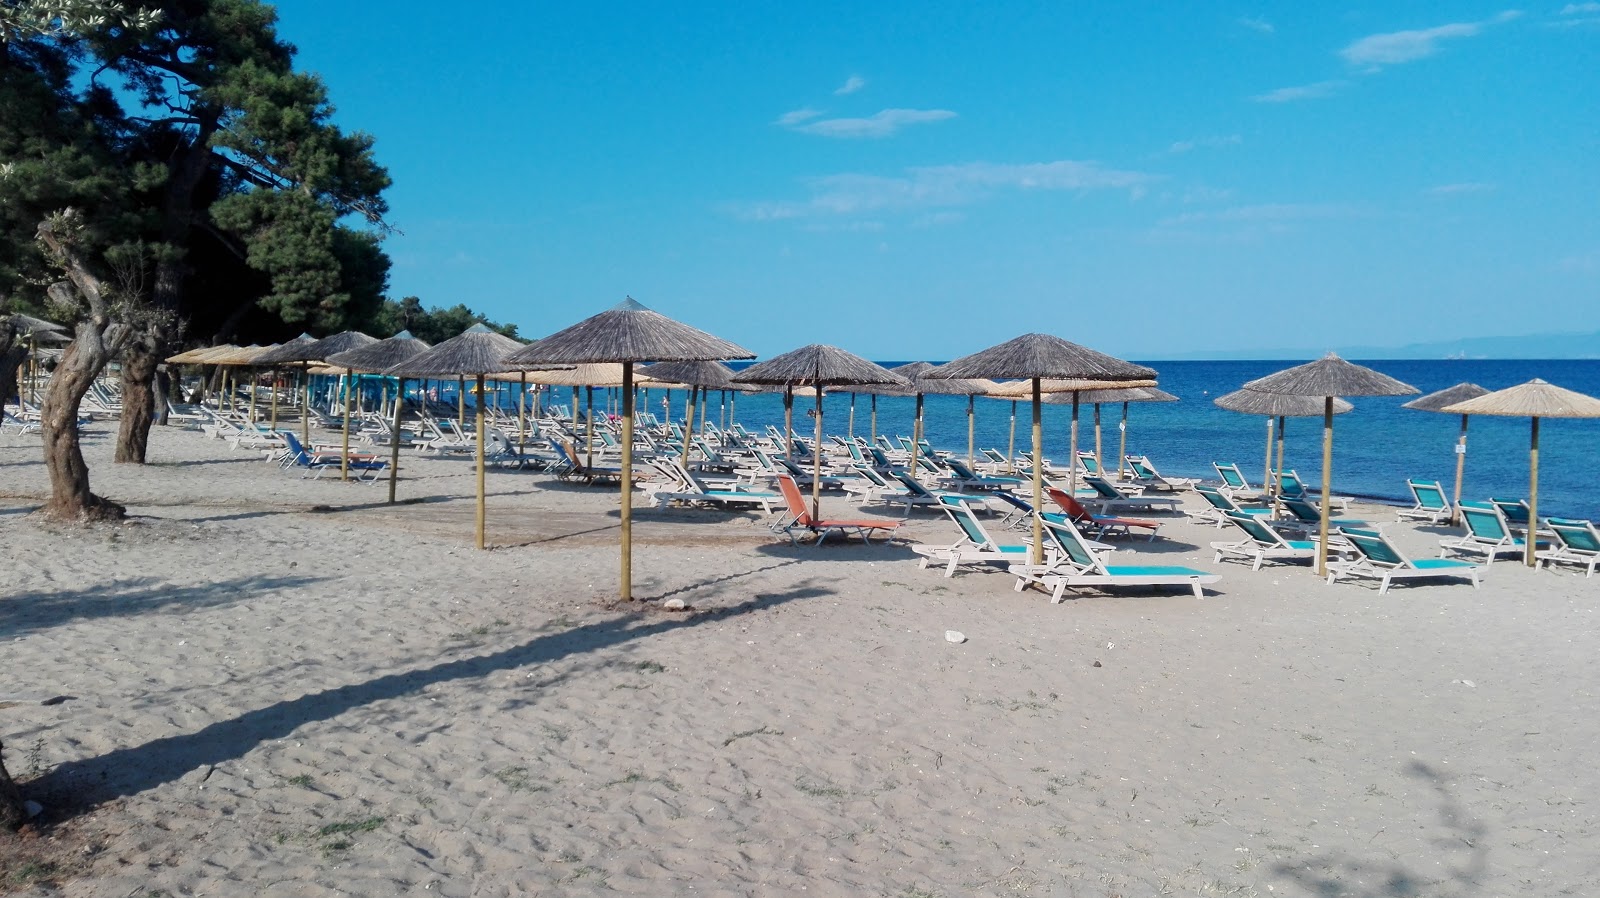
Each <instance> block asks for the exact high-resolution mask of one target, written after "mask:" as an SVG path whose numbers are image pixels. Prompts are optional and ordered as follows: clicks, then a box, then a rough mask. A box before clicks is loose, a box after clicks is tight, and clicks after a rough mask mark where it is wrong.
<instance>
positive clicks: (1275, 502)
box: [1267, 415, 1287, 518]
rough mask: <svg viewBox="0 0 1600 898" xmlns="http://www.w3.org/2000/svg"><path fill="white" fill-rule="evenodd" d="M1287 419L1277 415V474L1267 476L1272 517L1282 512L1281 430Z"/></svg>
mask: <svg viewBox="0 0 1600 898" xmlns="http://www.w3.org/2000/svg"><path fill="white" fill-rule="evenodd" d="M1286 426H1287V421H1286V419H1285V418H1284V416H1283V415H1279V416H1278V476H1277V477H1269V478H1267V495H1268V496H1270V497H1272V516H1273V517H1274V518H1276V517H1278V515H1280V514H1282V513H1283V490H1282V488H1281V485H1282V483H1283V431H1284V428H1285V427H1286Z"/></svg>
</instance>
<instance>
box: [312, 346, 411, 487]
mask: <svg viewBox="0 0 1600 898" xmlns="http://www.w3.org/2000/svg"><path fill="white" fill-rule="evenodd" d="M428 348H429V344H428V343H427V342H426V341H424V340H418V339H417V338H416V337H413V336H411V332H410V331H408V330H404V331H401V332H400V333H398V334H395V335H394V336H392V337H390V338H388V339H387V340H379V341H377V342H375V343H369V344H367V345H365V346H358V347H356V348H355V349H347V350H345V351H344V352H336V353H334V354H333V355H330V356H328V363H329V364H332V365H340V366H343V367H344V369H345V370H347V371H362V372H366V373H372V374H375V373H378V372H381V371H386V370H388V369H389V368H393V367H394V366H395V365H398V364H400V363H401V362H404V361H406V360H407V359H410V358H412V357H414V356H416V355H417V354H419V353H421V352H423V351H424V350H426V349H428ZM399 381H400V384H399V390H398V395H396V396H395V399H394V423H393V426H392V427H391V429H390V431H389V504H390V505H393V504H394V494H395V487H396V484H397V483H398V481H399V479H400V416H401V413H402V412H403V411H404V410H405V396H406V381H405V378H403V377H402V378H399ZM347 417H348V416H347ZM348 455H349V453H348V452H347V453H346V456H348ZM346 463H347V464H348V461H347V462H346Z"/></svg>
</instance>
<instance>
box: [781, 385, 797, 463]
mask: <svg viewBox="0 0 1600 898" xmlns="http://www.w3.org/2000/svg"><path fill="white" fill-rule="evenodd" d="M783 457H784V458H787V459H788V460H790V461H794V386H793V385H792V384H784V385H783Z"/></svg>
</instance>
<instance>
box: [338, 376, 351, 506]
mask: <svg viewBox="0 0 1600 898" xmlns="http://www.w3.org/2000/svg"><path fill="white" fill-rule="evenodd" d="M353 386H355V372H354V371H353V370H351V369H349V368H346V369H344V443H343V447H344V451H343V452H341V453H340V454H339V479H340V480H346V481H347V480H349V479H350V414H351V408H352V406H353V400H354V399H355V390H352V389H351V387H353Z"/></svg>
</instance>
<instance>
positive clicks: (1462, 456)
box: [1450, 415, 1469, 526]
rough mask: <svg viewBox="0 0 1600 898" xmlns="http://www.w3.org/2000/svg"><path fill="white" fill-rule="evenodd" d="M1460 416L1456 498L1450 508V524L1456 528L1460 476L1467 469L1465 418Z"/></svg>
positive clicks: (1457, 522)
mask: <svg viewBox="0 0 1600 898" xmlns="http://www.w3.org/2000/svg"><path fill="white" fill-rule="evenodd" d="M1468 417H1469V416H1467V415H1462V416H1461V436H1460V437H1457V438H1456V498H1455V505H1453V506H1451V508H1450V524H1451V526H1456V525H1458V524H1460V523H1461V475H1462V474H1463V473H1465V472H1466V468H1467V418H1468Z"/></svg>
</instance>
